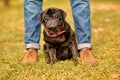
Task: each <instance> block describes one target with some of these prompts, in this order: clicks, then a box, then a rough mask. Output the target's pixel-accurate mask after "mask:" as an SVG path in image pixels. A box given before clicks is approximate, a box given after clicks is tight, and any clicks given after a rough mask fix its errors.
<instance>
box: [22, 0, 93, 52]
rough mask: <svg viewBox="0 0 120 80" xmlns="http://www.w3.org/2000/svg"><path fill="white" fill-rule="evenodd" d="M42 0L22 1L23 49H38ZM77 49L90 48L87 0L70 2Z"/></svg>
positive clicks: (72, 0)
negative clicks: (39, 16)
mask: <svg viewBox="0 0 120 80" xmlns="http://www.w3.org/2000/svg"><path fill="white" fill-rule="evenodd" d="M42 2H43V1H42V0H24V21H25V48H26V49H29V48H35V49H39V48H40V45H39V40H40V33H41V28H40V24H41V23H40V22H39V20H38V15H39V14H40V13H41V12H42ZM71 7H72V12H73V18H74V24H75V31H76V35H77V41H78V49H79V50H80V49H82V48H85V47H88V48H91V24H90V4H89V0H71Z"/></svg>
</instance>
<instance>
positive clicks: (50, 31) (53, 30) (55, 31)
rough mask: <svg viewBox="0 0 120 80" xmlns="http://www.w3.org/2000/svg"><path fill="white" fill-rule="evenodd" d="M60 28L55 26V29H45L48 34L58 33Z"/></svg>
mask: <svg viewBox="0 0 120 80" xmlns="http://www.w3.org/2000/svg"><path fill="white" fill-rule="evenodd" d="M60 29H61V28H60V27H58V26H56V27H49V28H47V30H48V32H49V33H51V34H52V33H58V32H59V31H60Z"/></svg>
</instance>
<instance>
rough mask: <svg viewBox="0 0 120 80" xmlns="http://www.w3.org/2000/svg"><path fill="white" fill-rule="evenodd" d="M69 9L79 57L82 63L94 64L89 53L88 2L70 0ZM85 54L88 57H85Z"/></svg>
mask: <svg viewBox="0 0 120 80" xmlns="http://www.w3.org/2000/svg"><path fill="white" fill-rule="evenodd" d="M71 7H72V13H73V18H74V24H75V31H76V35H77V41H78V50H81V53H80V55H81V56H80V57H81V59H82V62H85V63H88V64H94V63H96V60H95V58H94V57H93V56H92V54H91V52H90V49H91V24H90V1H89V0H71ZM85 48H86V49H85ZM84 49H85V50H84ZM83 50H84V51H83ZM88 53H89V54H88ZM86 54H88V55H90V57H87V56H86ZM83 55H84V56H83ZM83 57H84V58H83Z"/></svg>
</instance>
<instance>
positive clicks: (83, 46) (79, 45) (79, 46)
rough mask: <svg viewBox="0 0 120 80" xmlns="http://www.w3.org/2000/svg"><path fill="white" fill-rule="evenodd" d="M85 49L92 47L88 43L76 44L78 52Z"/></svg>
mask: <svg viewBox="0 0 120 80" xmlns="http://www.w3.org/2000/svg"><path fill="white" fill-rule="evenodd" d="M86 47H87V48H90V49H92V45H91V44H90V43H83V44H78V50H81V49H83V48H86Z"/></svg>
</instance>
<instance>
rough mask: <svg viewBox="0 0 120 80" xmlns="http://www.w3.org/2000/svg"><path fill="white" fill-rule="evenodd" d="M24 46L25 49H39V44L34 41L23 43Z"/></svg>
mask: <svg viewBox="0 0 120 80" xmlns="http://www.w3.org/2000/svg"><path fill="white" fill-rule="evenodd" d="M25 48H26V49H29V48H34V49H40V45H39V44H36V43H30V44H25Z"/></svg>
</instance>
